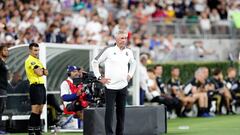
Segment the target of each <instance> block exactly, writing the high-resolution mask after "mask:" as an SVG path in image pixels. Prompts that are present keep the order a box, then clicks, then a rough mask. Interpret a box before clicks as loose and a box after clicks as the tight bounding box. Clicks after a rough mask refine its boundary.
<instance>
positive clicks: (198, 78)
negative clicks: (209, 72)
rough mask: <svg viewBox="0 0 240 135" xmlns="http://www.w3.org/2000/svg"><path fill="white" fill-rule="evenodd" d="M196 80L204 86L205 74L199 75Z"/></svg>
mask: <svg viewBox="0 0 240 135" xmlns="http://www.w3.org/2000/svg"><path fill="white" fill-rule="evenodd" d="M196 79H197V80H198V81H199V82H201V83H202V84H204V83H205V75H204V74H198V75H197V77H196Z"/></svg>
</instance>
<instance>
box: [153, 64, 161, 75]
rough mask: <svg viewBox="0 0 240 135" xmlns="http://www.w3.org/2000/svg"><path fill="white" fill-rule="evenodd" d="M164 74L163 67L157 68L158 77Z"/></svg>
mask: <svg viewBox="0 0 240 135" xmlns="http://www.w3.org/2000/svg"><path fill="white" fill-rule="evenodd" d="M162 73H163V68H162V66H158V67H156V69H155V74H156V75H162Z"/></svg>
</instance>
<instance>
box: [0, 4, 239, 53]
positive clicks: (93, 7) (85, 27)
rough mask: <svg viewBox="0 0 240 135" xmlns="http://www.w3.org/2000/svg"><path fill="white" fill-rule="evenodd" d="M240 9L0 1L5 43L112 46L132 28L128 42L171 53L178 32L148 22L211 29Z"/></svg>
mask: <svg viewBox="0 0 240 135" xmlns="http://www.w3.org/2000/svg"><path fill="white" fill-rule="evenodd" d="M239 7H240V6H239V2H238V1H237V0H0V10H1V12H0V43H1V44H6V45H8V46H9V47H11V46H14V45H19V44H29V43H32V42H38V43H41V42H51V43H68V44H90V45H109V44H113V43H114V39H113V37H114V35H115V33H117V31H118V30H119V29H127V30H129V44H131V45H134V46H137V47H140V48H141V52H149V51H151V50H154V48H158V49H159V48H160V51H163V52H164V53H165V54H166V53H169V52H171V51H173V50H174V49H175V48H176V46H177V45H175V44H174V43H173V39H174V36H173V33H155V34H154V33H149V32H148V22H151V21H155V22H164V23H166V24H169V23H172V22H176V21H177V20H179V19H181V20H186V22H199V23H200V25H201V26H202V29H203V30H204V31H208V30H209V29H210V27H211V26H210V25H215V24H219V25H227V23H228V21H226V20H229V19H231V14H232V13H234V12H239V9H240V8H239ZM150 53H151V52H150ZM165 54H163V55H165ZM152 55H153V56H152V57H155V56H154V54H152Z"/></svg>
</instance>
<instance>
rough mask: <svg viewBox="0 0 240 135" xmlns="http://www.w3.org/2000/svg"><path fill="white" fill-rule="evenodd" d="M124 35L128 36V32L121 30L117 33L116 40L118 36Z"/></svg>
mask: <svg viewBox="0 0 240 135" xmlns="http://www.w3.org/2000/svg"><path fill="white" fill-rule="evenodd" d="M122 34H126V35H128V31H127V30H125V29H120V30H119V31H118V32H117V33H116V35H115V38H116V37H117V36H118V35H122Z"/></svg>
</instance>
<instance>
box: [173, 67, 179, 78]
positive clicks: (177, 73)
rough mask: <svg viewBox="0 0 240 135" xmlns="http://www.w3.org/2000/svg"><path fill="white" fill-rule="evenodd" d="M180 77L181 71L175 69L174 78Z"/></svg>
mask: <svg viewBox="0 0 240 135" xmlns="http://www.w3.org/2000/svg"><path fill="white" fill-rule="evenodd" d="M179 75H180V71H179V69H178V68H175V69H173V71H172V76H173V77H179Z"/></svg>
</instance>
